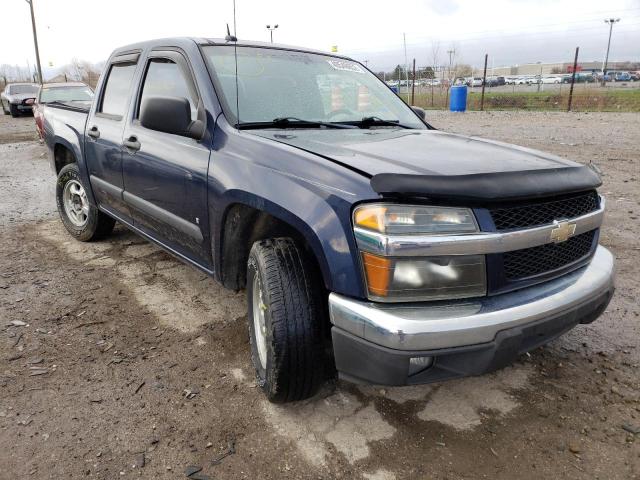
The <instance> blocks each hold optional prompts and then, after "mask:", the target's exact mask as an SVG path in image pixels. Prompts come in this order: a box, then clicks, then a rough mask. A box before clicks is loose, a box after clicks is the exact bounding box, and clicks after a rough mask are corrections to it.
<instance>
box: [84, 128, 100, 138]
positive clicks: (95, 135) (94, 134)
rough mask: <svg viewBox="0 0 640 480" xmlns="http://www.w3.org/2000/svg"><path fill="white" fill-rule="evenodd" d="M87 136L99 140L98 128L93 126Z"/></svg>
mask: <svg viewBox="0 0 640 480" xmlns="http://www.w3.org/2000/svg"><path fill="white" fill-rule="evenodd" d="M87 135H89V136H90V137H91V138H96V139H97V138H100V130H98V127H96V126H95V125H94V126H93V127H91V128H90V129H89V131H88V132H87Z"/></svg>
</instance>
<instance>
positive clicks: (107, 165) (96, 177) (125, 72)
mask: <svg viewBox="0 0 640 480" xmlns="http://www.w3.org/2000/svg"><path fill="white" fill-rule="evenodd" d="M138 56H139V55H138V54H130V55H122V56H120V57H116V58H114V59H113V60H112V63H111V65H110V67H109V73H108V75H107V78H106V80H105V84H104V87H103V88H102V93H101V95H100V97H99V99H98V101H97V106H96V111H95V112H92V113H91V114H90V115H89V118H88V119H87V126H86V130H87V131H86V135H87V137H86V138H85V159H86V162H87V168H88V172H89V179H90V180H91V185H92V187H93V192H94V195H95V197H96V201H97V202H98V204H99V205H100V207H101V208H103V209H104V210H106V211H108V212H111V213H113V214H115V215H116V216H118V217H120V218H122V219H124V220H130V215H129V209H128V207H127V205H126V204H125V203H124V199H123V192H124V182H123V178H122V135H123V131H124V125H125V119H126V113H127V110H128V107H129V104H130V103H131V102H130V100H131V91H132V88H131V87H132V82H133V76H134V74H135V70H136V66H137V60H138Z"/></svg>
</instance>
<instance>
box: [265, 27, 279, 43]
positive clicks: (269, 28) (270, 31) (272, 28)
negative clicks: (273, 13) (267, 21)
mask: <svg viewBox="0 0 640 480" xmlns="http://www.w3.org/2000/svg"><path fill="white" fill-rule="evenodd" d="M276 28H278V24H277V23H276V24H275V25H274V26H273V27H272V26H271V25H267V30H269V33H270V34H271V43H273V31H274V30H275V29H276Z"/></svg>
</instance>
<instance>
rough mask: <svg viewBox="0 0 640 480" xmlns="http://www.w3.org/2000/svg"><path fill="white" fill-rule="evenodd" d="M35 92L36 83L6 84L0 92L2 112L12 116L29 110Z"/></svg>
mask: <svg viewBox="0 0 640 480" xmlns="http://www.w3.org/2000/svg"><path fill="white" fill-rule="evenodd" d="M37 93H38V84H36V83H10V84H8V85H7V86H6V87H5V88H4V90H3V91H2V94H0V103H2V112H3V113H4V114H5V115H9V114H11V116H12V117H17V116H18V115H20V114H21V113H28V112H31V109H32V106H33V101H34V100H35V97H36V94H37Z"/></svg>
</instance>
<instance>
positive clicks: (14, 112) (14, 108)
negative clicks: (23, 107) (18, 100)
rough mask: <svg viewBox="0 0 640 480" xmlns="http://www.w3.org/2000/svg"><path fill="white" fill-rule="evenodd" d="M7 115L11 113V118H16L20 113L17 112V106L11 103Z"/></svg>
mask: <svg viewBox="0 0 640 480" xmlns="http://www.w3.org/2000/svg"><path fill="white" fill-rule="evenodd" d="M9 113H11V116H12V117H13V118H16V117H17V116H18V115H20V111H19V110H18V107H17V105H14V104H13V103H10V104H9Z"/></svg>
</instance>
